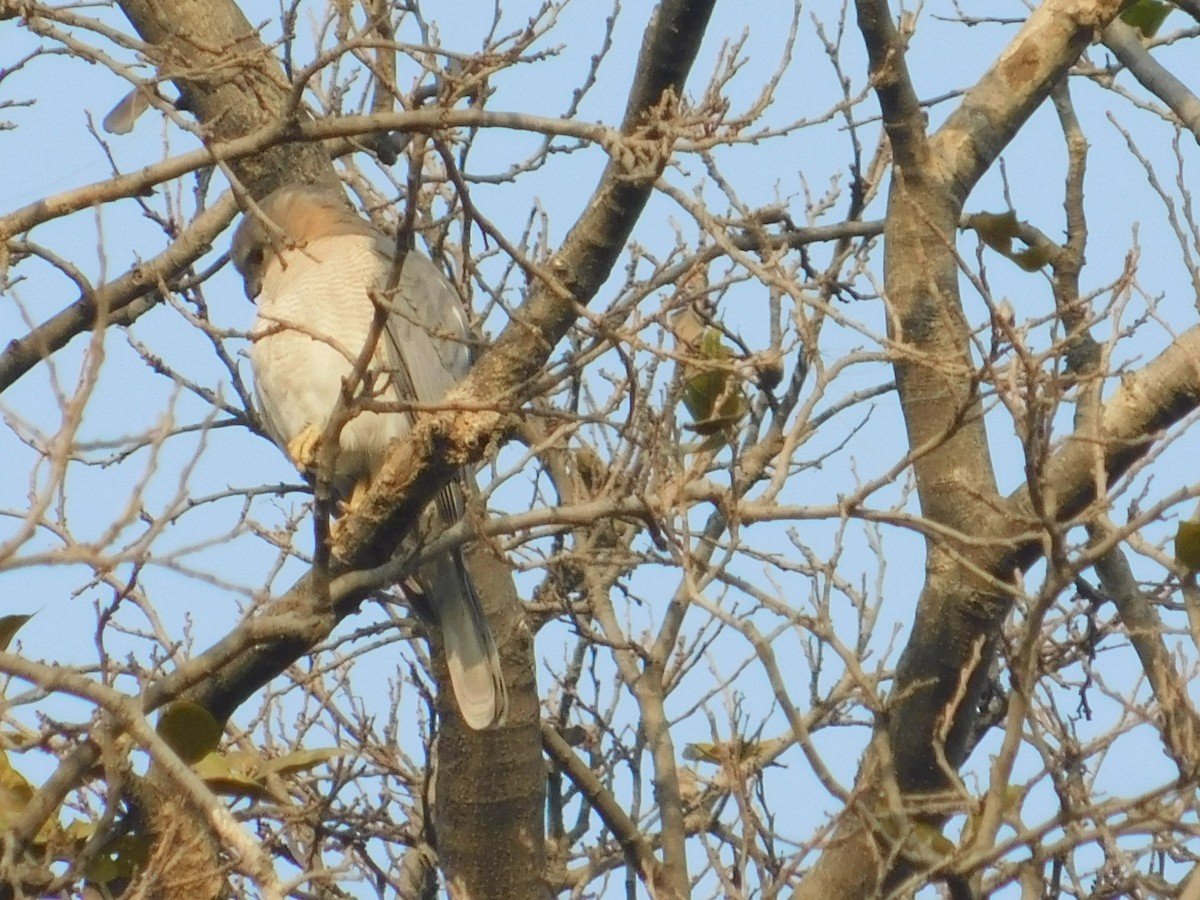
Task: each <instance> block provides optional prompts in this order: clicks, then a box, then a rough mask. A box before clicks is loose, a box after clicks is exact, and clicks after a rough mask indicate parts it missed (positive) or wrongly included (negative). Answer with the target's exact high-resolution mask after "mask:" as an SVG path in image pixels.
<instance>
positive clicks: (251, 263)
mask: <svg viewBox="0 0 1200 900" xmlns="http://www.w3.org/2000/svg"><path fill="white" fill-rule="evenodd" d="M262 261H263V252H262V250H261V249H259V248H257V247H256V248H255V249H253V250H251V251H250V252H249V253H247V254H246V268H247V269H257V268H258V267H259V266H261V265H262Z"/></svg>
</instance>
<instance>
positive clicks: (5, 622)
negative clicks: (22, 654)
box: [0, 615, 33, 650]
mask: <svg viewBox="0 0 1200 900" xmlns="http://www.w3.org/2000/svg"><path fill="white" fill-rule="evenodd" d="M32 618H33V616H32V615H28V616H23V615H16V616H0V650H7V649H8V645H9V643H10V642H11V641H12V639H13V636H14V635H15V634H16V633H17V631H18V630H19V629H20V627H21V626H22V625H24V624H25V623H26V622H28V621H29V620H30V619H32Z"/></svg>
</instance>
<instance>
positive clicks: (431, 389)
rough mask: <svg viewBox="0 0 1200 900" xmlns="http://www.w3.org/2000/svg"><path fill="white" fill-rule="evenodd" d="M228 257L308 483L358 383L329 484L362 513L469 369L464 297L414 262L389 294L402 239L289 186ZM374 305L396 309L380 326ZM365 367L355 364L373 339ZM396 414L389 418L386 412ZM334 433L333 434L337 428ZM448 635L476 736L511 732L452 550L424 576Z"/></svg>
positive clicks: (419, 581)
mask: <svg viewBox="0 0 1200 900" xmlns="http://www.w3.org/2000/svg"><path fill="white" fill-rule="evenodd" d="M258 210H259V213H255V212H253V211H252V212H248V213H246V215H245V216H244V217H243V219H242V222H241V224H240V225H239V226H238V228H237V231H236V232H235V234H234V237H233V246H232V248H231V251H230V254H231V256H232V259H233V264H234V266H235V267H236V268H237V270H238V272H240V273H241V274H242V277H243V278H244V279H245V282H246V295H247V296H248V297H249V298H250V299H251V300H256V301H257V304H258V316H257V319H256V320H255V323H254V327H253V330H252V333H251V336H252V339H253V347H252V348H251V351H250V359H251V363H252V366H253V368H254V376H255V390H256V393H257V395H258V400H259V406H260V407H261V411H262V417H263V422H264V424H265V425H266V427H267V430H268V431H269V432H270V434H271V437H272V439H273V440H274V441H275V443H277V444H278V445H279V446H280V447H281V448H283V449H284V450H285V452H286V453H287V454H288V456H289V457H290V458H291V460H292V462H293V463H295V465H296V467H297V468H299V469H300V470H301V471H302V472H304V473H305V474H306V475H309V476H310V477H311V476H315V474H316V465H317V460H318V458H319V457H320V452H319V450H320V445H321V442H322V437H323V435H324V434H325V432H326V429H327V425H328V424H329V422H330V419H331V417H332V416H333V415H334V413H335V410H337V409H338V408H339V398H340V397H341V395H342V389H343V383H344V382H346V383H349V384H352V383H353V382H354V381H355V376H356V375H357V376H359V377H358V383H359V386H360V387H359V394H360V396H362V397H363V398H364V399H366V400H369V401H370V403H369V406H370V408H369V409H366V408H362V406H363V405H365V404H355V403H351V404H349V406H348V407H347V404H346V403H345V401H344V400H343V401H342V402H341V408H342V409H343V413H342V419H344V425H343V426H342V428H341V430H340V433H339V434H338V436H337V441H338V448H337V454H336V460H335V463H334V472H333V473H332V475H333V478H332V481H333V484H334V486H335V489H336V490H337V492H338V493H339V495H340V496H343V497H349V498H350V501H349V506H351V507H352V506H353V505H354V503H355V501H356V500H357V498H359V497H361V496H362V495H363V494H364V493H365V491H366V489H367V488H368V487H369V485H370V483H371V480H372V478H374V476H375V475H376V473H377V472H378V471H379V469H380V467H381V466H382V465H383V462H384V460H385V458H386V455H387V447H388V444H389V443H390V442H391V441H393V440H396V439H397V438H403V437H404V436H406V435H407V434H408V433H409V430H410V429H411V427H412V413H411V412H410V411H408V410H406V409H405V408H404V404H411V403H414V402H415V403H417V404H436V403H437V402H438V401H440V400H441V399H442V397H443V396H444V395H445V394H446V392H447V391H449V390H450V389H451V388H452V387H454V385H455V384H456V383H457V382H458V381H460V380H461V379H462V378H463V377H464V376H465V375H466V374H467V371H468V369H469V368H470V364H471V360H470V352H469V349H468V345H467V337H468V331H467V320H466V314H465V312H464V310H463V308H462V304H461V302H460V300H459V297H458V294H457V293H456V292H455V291H454V289H453V287H452V286H451V285H450V283H449V282H448V281H447V280H446V278H445V277H444V276H443V275H442V274H441V273H440V272H439V271H438V269H437V267H436V266H434V264H433V263H432V262H431V261H430V260H429V259H428V258H426V257H425V256H423V255H421V254H420V253H418V252H416V251H415V250H414V251H409V252H408V254H407V255H406V256H405V257H404V260H403V268H402V269H401V272H400V277H399V282H398V285H397V287H396V289H395V291H392V292H388V291H387V290H386V287H387V281H388V277H389V272H390V270H391V268H392V256H393V242H392V241H391V240H390V239H388V238H387V237H386V236H385V235H383V234H382V233H381V232H380V231H378V230H377V229H376V228H375V227H374V226H373V225H372V224H371V223H370V222H369V221H367V220H366V219H364V218H362V217H361V216H359V215H358V214H357V213H356V212H354V211H353V210H352V209H351V208H350V207H349V206H348V204H347V202H346V198H345V196H344V194H343V193H342V191H341V190H340V189H339V188H333V187H322V186H312V185H292V186H287V187H283V188H280V189H279V190H277V191H275V192H274V193H273V194H270V195H269V196H268V197H266V198H265V199H263V200H260V201H259V202H258ZM377 304H379V305H381V306H382V308H383V309H384V310H385V312H386V319H384V320H383V327H382V329H379V328H378V327H375V328H373V327H372V323H373V321H374V320H375V316H376V309H377ZM373 335H374V336H376V337H377V343H376V346H375V348H374V349H373V351H372V352H371V355H370V360H369V364H368V365H367V367H366V369H365V370H362V371H356V368H355V362H356V360H358V358H359V357H360V355H363V354H364V350H365V348H366V344H367V342H368V340H370V339H371V338H372V336H373ZM388 403H391V404H393V407H392V408H391V409H388V408H387V406H386V404H388ZM335 429H336V425H335ZM468 482H469V476H468V475H467V474H466V473H465V472H464V473H461V474H460V477H458V478H456V479H455V480H454V481H452V482H451V483H450V484H448V485H446V486H445V487H444V488H443V489H442V490H441V491H440V492H439V493H438V495H437V497H436V499H435V500H434V501H433V502H431V503H430V506H429V508H428V509H427V510H426V511H425V514H424V516H423V518H422V533H423V534H425V535H426V536H429V534H430V531H431V530H435V533H436V530H437V529H443V528H446V527H448V526H450V525H452V524H454V523H455V522H457V521H458V520H459V519H461V518H462V516H463V513H464V508H465V491H466V490H467V489H468ZM406 587H407V588H408V589H409V590H410V591H411V590H416V591H418V592H419V594H420V598H419V599H421V600H422V603H420V604H418V605H419V606H423V607H424V608H425V609H426V610H427V611H428V612H429V613H431V614H432V615H433V616H434V617H436V620H437V621H436V624H437V625H438V626H440V629H441V634H442V640H443V643H444V646H445V650H446V660H447V663H448V665H449V669H450V680H451V683H452V685H453V687H454V694H455V697H456V698H457V700H458V707H459V710H460V711H461V712H462V715H463V718H464V719H465V720H466V722H467V724H468V725H470V726H471V727H472V728H476V729H479V728H487V727H488V726H491V725H498V724H501V723H502V722H503V721H504V717H505V713H506V711H507V706H508V695H507V691H506V688H505V685H504V678H503V676H502V674H501V671H500V659H499V655H498V654H497V652H496V644H495V641H494V640H493V638H492V633H491V630H490V629H489V627H488V624H487V620H486V619H485V618H484V615H483V609H482V607H481V605H480V602H479V597H478V595H477V594H476V592H475V588H474V586H473V585H472V583H471V579H470V576H469V575H468V574H467V570H466V566H465V564H464V560H463V555H462V550H461V549H460V548H456V549H454V550H452V551H450V552H448V553H446V554H444V555H442V556H441V557H438V558H435V559H433V560H432V561H430V562H429V563H428V564H426V565H424V566H422V568H421V570H420V571H419V573H418V575H417V577H416V584H415V585H407V586H406Z"/></svg>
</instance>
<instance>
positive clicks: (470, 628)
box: [422, 551, 508, 729]
mask: <svg viewBox="0 0 1200 900" xmlns="http://www.w3.org/2000/svg"><path fill="white" fill-rule="evenodd" d="M422 575H423V576H424V577H425V580H426V581H427V583H428V586H429V588H430V590H429V593H430V597H429V598H428V599H429V601H430V603H429V606H430V607H431V608H432V609H431V611H432V612H433V614H434V615H436V616H437V619H438V625H439V626H440V627H441V632H442V642H443V645H444V646H445V649H446V663H447V665H448V666H449V668H450V683H451V684H452V685H453V687H454V696H455V698H456V699H457V700H458V708H459V711H460V712H461V713H462V716H463V719H465V720H466V723H467V724H468V725H470V726H471V727H472V728H475V729H483V728H489V727H491V726H494V725H503V724H504V719H505V717H506V716H507V715H508V688H507V687H506V686H505V684H504V675H503V673H502V672H501V671H500V654H499V653H497V652H496V641H495V640H494V639H493V637H492V630H491V628H489V627H488V623H487V619H486V618H484V615H483V606H482V605H481V604H480V602H479V595H478V594H477V593H476V592H475V586H474V585H473V584H472V583H471V577H470V575H468V574H467V569H466V564H465V563H464V561H463V557H462V553H461V551H455V552H451V553H447V554H445V555H444V556H442V557H441V558H439V559H437V560H435V561H433V562H431V563H429V564H428V565H427V566H425V567H423V571H422Z"/></svg>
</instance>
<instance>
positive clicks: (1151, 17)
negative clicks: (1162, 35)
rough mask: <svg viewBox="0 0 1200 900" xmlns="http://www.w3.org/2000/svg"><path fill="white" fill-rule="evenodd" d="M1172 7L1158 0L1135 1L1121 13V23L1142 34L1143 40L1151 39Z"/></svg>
mask: <svg viewBox="0 0 1200 900" xmlns="http://www.w3.org/2000/svg"><path fill="white" fill-rule="evenodd" d="M1173 8H1174V7H1172V6H1171V4H1170V3H1162V2H1160V0H1137V2H1135V3H1131V4H1129V6H1127V7H1125V10H1124V11H1123V12H1122V13H1121V21H1122V22H1124V23H1125V24H1126V25H1132V26H1133V27H1134V28H1136V29H1137V30H1138V31H1140V32H1141V33H1142V37H1144V38H1152V37H1154V36H1155V35H1156V34H1158V29H1160V28H1161V27H1162V23H1163V22H1164V21H1166V18H1167V16H1169V15H1170V14H1171V10H1172V9H1173Z"/></svg>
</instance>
